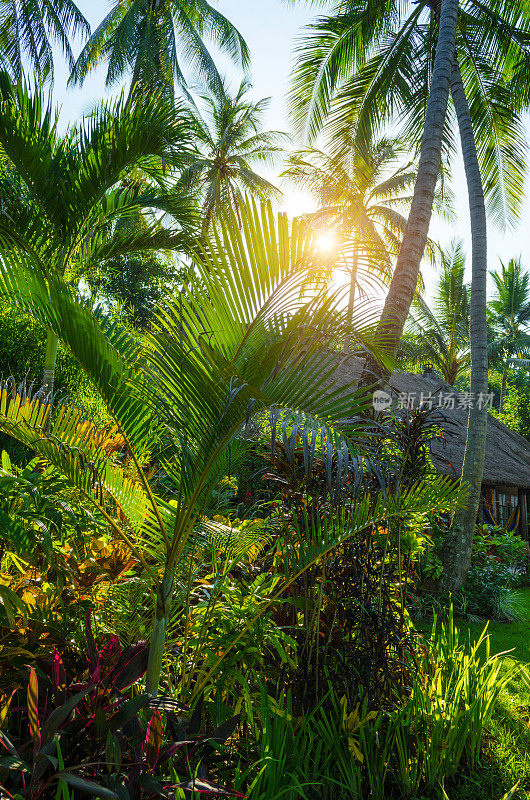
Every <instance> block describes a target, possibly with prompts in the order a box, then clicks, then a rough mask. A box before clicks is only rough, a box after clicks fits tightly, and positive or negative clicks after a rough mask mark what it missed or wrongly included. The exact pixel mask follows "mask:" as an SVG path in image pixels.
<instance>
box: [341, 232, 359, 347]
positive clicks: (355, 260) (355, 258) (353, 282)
mask: <svg viewBox="0 0 530 800" xmlns="http://www.w3.org/2000/svg"><path fill="white" fill-rule="evenodd" d="M358 266H359V246H358V243H357V239H355V241H354V243H353V254H352V265H351V271H350V293H349V295H348V316H347V321H348V325H350V326H352V327H353V304H354V301H355V287H356V286H357V268H358ZM350 344H351V332H347V333H346V336H345V337H344V352H345V353H348V352H349V351H350Z"/></svg>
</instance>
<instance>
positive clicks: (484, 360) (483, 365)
mask: <svg viewBox="0 0 530 800" xmlns="http://www.w3.org/2000/svg"><path fill="white" fill-rule="evenodd" d="M451 93H452V97H453V103H454V106H455V111H456V116H457V120H458V128H459V131H460V141H461V145H462V155H463V159H464V169H465V173H466V180H467V188H468V195H469V214H470V219H471V243H472V255H471V273H472V278H471V295H470V325H469V330H470V343H471V385H470V408H469V417H468V425H467V436H466V449H465V454H464V465H463V467H462V480H463V481H465V482H466V483H467V484H468V485H469V489H470V492H469V497H468V499H467V502H466V504H465V506H464V507H463V508H461V509H459V510H457V511H456V513H455V516H454V519H453V525H452V527H451V530H450V532H449V534H448V535H447V537H446V539H445V542H444V545H443V552H442V561H443V564H444V572H443V574H442V577H441V581H440V585H441V588H442V589H444V590H445V591H450V592H457V591H459V590H460V589H462V587H463V585H464V583H465V580H466V575H467V570H468V568H469V562H470V559H471V548H472V545H473V533H474V530H475V523H476V519H477V511H478V506H479V502H480V487H481V484H482V473H483V469H484V457H485V451H486V427H487V419H488V411H487V403H486V396H487V392H488V341H487V327H486V281H487V274H488V272H487V227H486V206H485V202H484V190H483V186H482V179H481V175H480V169H479V163H478V156H477V149H476V145H475V136H474V133H473V125H472V122H471V113H470V109H469V104H468V101H467V97H466V93H465V91H464V85H463V83H462V76H461V73H460V68H459V66H458V62H457V61H455V68H454V71H453V76H452V80H451Z"/></svg>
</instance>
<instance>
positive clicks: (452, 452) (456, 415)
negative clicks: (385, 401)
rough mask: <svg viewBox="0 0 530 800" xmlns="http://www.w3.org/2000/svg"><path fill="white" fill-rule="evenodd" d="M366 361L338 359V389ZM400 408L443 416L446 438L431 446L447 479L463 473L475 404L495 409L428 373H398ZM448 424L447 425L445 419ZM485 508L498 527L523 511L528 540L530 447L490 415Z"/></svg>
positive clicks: (392, 385) (395, 386)
mask: <svg viewBox="0 0 530 800" xmlns="http://www.w3.org/2000/svg"><path fill="white" fill-rule="evenodd" d="M361 369H362V361H361V359H359V358H355V357H344V358H342V359H340V360H339V362H338V364H337V369H336V372H335V375H334V379H335V385H337V384H339V385H340V384H344V385H346V384H351V382H352V381H354V380H355V378H356V376H358V375H360V371H361ZM385 388H386V389H387V391H388V392H389V394H391V396H392V400H393V404H395V405H396V406H397V407H400V406H401V407H405V406H406V405H408V407H415V408H418V407H419V405H423V404H425V403H427V404H430V405H431V407H432V408H439V409H440V411H441V412H442V415H443V416H442V415H440V416H441V423H440V424H441V426H442V427H443V428H445V437H444V439H440V440H437V441H435V442H434V443H433V445H432V447H431V455H432V459H433V463H434V464H435V466H436V467H437V469H438V470H439V471H440V472H441V473H443V474H445V475H450V476H453V477H455V478H458V477H459V476H460V474H461V472H462V464H463V461H464V449H465V444H466V429H467V418H468V410H469V404H470V402H481V403H484V404H485V405H486V406H487V407H488V408H491V404H492V400H493V397H492V396H491V395H487V396H485V397H482V398H480V397H479V398H476V397H471V396H470V393H469V392H468V393H466V392H456V391H455V390H454V388H453V387H452V386H451V385H450V384H449V383H447V382H446V381H444V380H443V378H440V377H439V376H438V375H436V374H435V373H434V372H428V371H427V372H425V373H424V374H423V375H416V374H413V373H411V372H394V373H392V375H391V376H390V379H389V382H388V385H387V387H385ZM444 418H445V420H446V421H447V422H446V424H444V421H443V419H444ZM482 486H483V496H484V501H485V504H486V505H485V506H484V508H482V507H481V509H480V513H481V516H482V514H483V513H484V512H485V511H486V512H487V508H489V509H490V510H491V511H492V512H493V515H494V518H495V520H496V521H498V522H502V523H507V522H508V520H509V518H510V516H511V514H512V512H513V510H514V509H516V508H517V507H518V508H519V521H520V524H519V527H520V530H521V533H523V534H525V535H527V513H526V512H527V508H526V506H527V502H526V497H527V495H529V494H530V442H528V441H527V440H526V439H525V438H523V437H522V436H520V435H519V434H518V433H515V431H512V430H510V428H507V427H506V425H503V423H502V422H500V421H499V420H498V419H496V418H495V417H494V416H492V415H491V414H488V428H487V439H486V459H485V463H484V476H483V482H482Z"/></svg>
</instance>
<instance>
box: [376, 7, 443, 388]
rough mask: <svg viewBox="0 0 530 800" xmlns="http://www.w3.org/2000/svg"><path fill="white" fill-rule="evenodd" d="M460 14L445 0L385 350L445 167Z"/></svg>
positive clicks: (385, 323)
mask: <svg viewBox="0 0 530 800" xmlns="http://www.w3.org/2000/svg"><path fill="white" fill-rule="evenodd" d="M457 16H458V0H442V3H441V9H440V26H439V32H438V42H437V45H436V56H435V59H434V69H433V74H432V82H431V89H430V93H429V102H428V104H427V112H426V115H425V123H424V127H423V137H422V142H421V149H420V159H419V164H418V173H417V178H416V184H415V186H414V195H413V198H412V203H411V207H410V214H409V218H408V222H407V227H406V229H405V234H404V236H403V241H402V244H401V249H400V251H399V256H398V259H397V264H396V268H395V270H394V274H393V276H392V281H391V284H390V288H389V290H388V294H387V296H386V300H385V305H384V308H383V311H382V314H381V318H380V320H379V325H378V331H377V334H378V339H379V340H380V342H381V344H382V346H383V348H384V350H385V351H386V352H388V353H390V354H394V353H395V352H396V350H397V348H398V345H399V340H400V338H401V335H402V333H403V328H404V327H405V322H406V319H407V316H408V314H409V310H410V306H411V303H412V299H413V297H414V291H415V289H416V285H417V282H418V275H419V271H420V263H421V259H422V257H423V251H424V250H425V245H426V243H427V235H428V233H429V224H430V221H431V215H432V207H433V202H434V194H435V190H436V183H437V180H438V173H439V171H440V160H441V153H442V136H443V129H444V124H445V118H446V114H447V102H448V99H449V88H450V82H451V73H452V70H453V62H454V56H455V46H456V21H457ZM373 374H376V375H379V376H381V377H383V376H384V374H385V371H384V368H383V367H382V366H381V365H378V364H377V363H376V362H375V361H374V360H373V359H368V360H367V363H366V366H365V369H364V376H363V381H364V382H367V383H369V382H370V375H373Z"/></svg>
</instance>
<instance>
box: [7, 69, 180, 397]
mask: <svg viewBox="0 0 530 800" xmlns="http://www.w3.org/2000/svg"><path fill="white" fill-rule="evenodd" d="M0 97H1V98H2V99H3V102H2V103H0V146H1V148H2V150H3V152H4V154H5V160H4V162H3V165H2V171H1V175H0V202H1V203H2V207H3V212H4V213H3V215H2V219H1V221H0V232H1V234H2V239H3V246H4V248H6V247H8V246H11V247H12V248H13V250H14V251H16V252H17V253H18V254H19V256H21V254H23V253H25V254H26V255H27V256H31V259H32V263H33V265H34V267H35V269H38V270H39V271H40V273H41V274H42V275H43V276H44V277H45V278H48V277H50V276H52V275H55V276H61V277H64V278H65V279H66V280H68V281H74V282H76V283H78V282H79V279H80V278H81V277H83V276H84V275H88V274H90V272H91V271H93V270H95V269H96V268H100V267H101V265H102V264H104V263H105V262H107V261H110V260H112V259H115V258H117V257H119V256H121V255H126V254H130V253H134V252H140V251H149V250H158V249H171V248H177V247H179V246H183V245H184V244H185V243H186V242H187V241H189V236H188V234H187V232H186V230H185V228H186V227H187V226H189V225H190V224H192V223H193V220H194V217H193V214H192V211H191V208H192V206H191V202H189V201H188V200H187V198H186V197H185V196H178V195H177V194H175V193H173V194H172V195H171V197H170V196H169V195H166V194H164V193H162V192H160V191H158V190H156V189H153V188H149V187H148V186H146V185H145V183H142V182H140V181H134V180H130V176H131V174H133V173H132V171H133V169H134V168H136V167H138V166H145V167H146V169H150V170H152V169H153V168H154V166H155V165H154V163H153V162H154V161H156V159H158V161H160V158H161V157H165V158H166V159H167V160H170V161H172V162H173V163H174V164H178V163H180V159H181V158H182V157H183V156H184V151H185V149H186V147H187V146H189V145H190V141H189V128H188V126H187V123H186V118H185V114H184V113H183V111H182V109H180V110H179V109H178V108H177V107H175V105H174V103H173V102H170V101H166V102H163V101H161V100H158V101H154V100H152V101H146V102H143V103H141V104H138V103H135V104H131V103H130V102H127V103H124V102H123V101H121V100H120V101H117V102H115V103H113V104H109V105H102V106H101V107H100V108H99V109H98V110H97V111H95V112H94V113H93V114H92V115H91V117H89V118H88V119H86V120H83V122H82V123H81V124H80V125H79V126H76V127H72V128H70V129H68V130H67V132H66V133H64V134H60V133H59V131H58V115H57V113H56V112H54V111H52V109H51V108H50V107H49V106H48V107H46V105H45V101H44V99H43V95H42V93H41V92H39V91H37V92H35V93H34V94H31V93H30V92H29V91H28V90H27V88H25V87H24V86H23V85H19V86H18V87H13V85H12V84H11V83H10V80H9V77H8V76H7V75H6V74H5V73H4V74H3V75H0ZM157 209H159V210H162V211H165V212H169V213H170V214H172V215H173V220H174V225H173V227H172V228H163V227H162V226H161V224H160V222H159V221H158V218H157V217H156V215H155V211H156V210H157ZM139 213H142V214H143V223H144V224H143V225H142V226H138V225H135V224H134V225H131V224H124V222H127V223H129V222H130V220H131V219H137V218H138V214H139ZM57 345H58V339H57V336H56V334H55V333H54V332H53V331H52V330H49V331H48V336H47V344H46V353H45V361H44V387H45V388H46V389H47V390H48V391H53V385H54V378H55V363H56V358H57Z"/></svg>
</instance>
